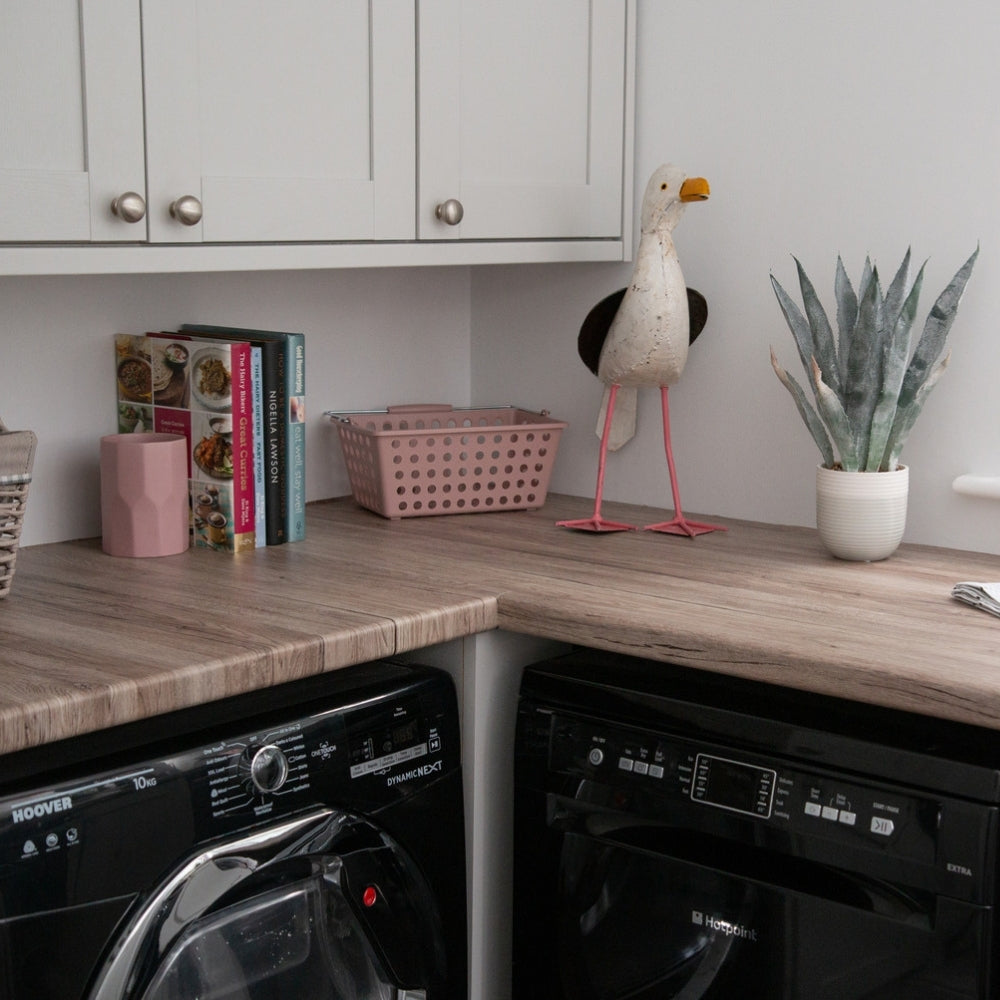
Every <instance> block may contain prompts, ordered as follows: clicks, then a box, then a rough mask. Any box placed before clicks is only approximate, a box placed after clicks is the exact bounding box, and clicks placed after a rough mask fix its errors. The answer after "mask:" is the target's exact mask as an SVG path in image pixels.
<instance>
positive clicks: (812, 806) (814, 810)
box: [805, 802, 822, 816]
mask: <svg viewBox="0 0 1000 1000" xmlns="http://www.w3.org/2000/svg"><path fill="white" fill-rule="evenodd" d="M821 812H822V807H821V806H820V804H819V803H818V802H807V803H806V806H805V813H806V815H807V816H818V815H819V814H820V813H821Z"/></svg>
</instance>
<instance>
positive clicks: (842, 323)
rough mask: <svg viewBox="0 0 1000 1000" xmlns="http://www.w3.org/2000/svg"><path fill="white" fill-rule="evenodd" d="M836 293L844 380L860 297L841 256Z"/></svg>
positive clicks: (839, 354)
mask: <svg viewBox="0 0 1000 1000" xmlns="http://www.w3.org/2000/svg"><path fill="white" fill-rule="evenodd" d="M834 294H835V296H836V298H837V367H838V370H839V371H840V380H841V382H843V381H844V380H845V379H846V378H847V357H848V354H849V353H850V349H851V337H852V336H853V335H854V324H855V323H857V321H858V297H857V295H856V294H855V293H854V286H853V285H852V284H851V279H850V278H849V277H848V276H847V269H846V268H845V267H844V262H843V260H842V259H841V258H840V257H839V256H838V257H837V277H836V280H835V281H834Z"/></svg>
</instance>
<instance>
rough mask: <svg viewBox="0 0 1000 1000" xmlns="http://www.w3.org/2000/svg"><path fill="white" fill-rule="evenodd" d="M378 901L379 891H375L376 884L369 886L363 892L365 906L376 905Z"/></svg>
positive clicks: (362, 899) (362, 897)
mask: <svg viewBox="0 0 1000 1000" xmlns="http://www.w3.org/2000/svg"><path fill="white" fill-rule="evenodd" d="M377 901H378V893H377V892H376V891H375V886H373V885H370V886H368V888H367V889H365V891H364V892H363V893H362V894H361V902H362V903H364V904H365V906H374V905H375V903H376V902H377Z"/></svg>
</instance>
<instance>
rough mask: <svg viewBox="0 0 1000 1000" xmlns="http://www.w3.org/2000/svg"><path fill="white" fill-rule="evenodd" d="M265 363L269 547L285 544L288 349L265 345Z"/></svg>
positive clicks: (276, 344) (271, 343) (266, 484)
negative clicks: (286, 354) (286, 351)
mask: <svg viewBox="0 0 1000 1000" xmlns="http://www.w3.org/2000/svg"><path fill="white" fill-rule="evenodd" d="M262 350H263V360H264V435H265V458H264V461H265V468H264V491H265V493H266V502H265V511H266V513H265V516H266V533H267V544H268V545H281V544H282V543H283V542H284V541H285V519H286V514H285V507H286V504H285V498H284V492H285V487H284V485H283V484H284V481H285V467H286V465H287V458H286V447H287V446H286V444H285V395H286V391H285V345H284V344H283V343H281V342H280V341H264V342H263V343H262Z"/></svg>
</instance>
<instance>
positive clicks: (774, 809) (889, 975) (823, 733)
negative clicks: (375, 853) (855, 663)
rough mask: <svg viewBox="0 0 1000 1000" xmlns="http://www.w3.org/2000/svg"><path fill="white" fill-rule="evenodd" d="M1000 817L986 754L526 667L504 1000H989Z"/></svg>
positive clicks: (785, 704) (655, 682)
mask: <svg viewBox="0 0 1000 1000" xmlns="http://www.w3.org/2000/svg"><path fill="white" fill-rule="evenodd" d="M998 803H1000V733H998V732H994V731H991V730H985V729H976V728H974V727H966V726H960V725H955V724H949V723H944V722H941V721H939V720H933V719H929V718H926V717H923V716H916V715H912V714H907V713H902V712H893V711H889V710H882V709H877V708H874V707H871V706H863V705H859V704H856V703H847V702H842V701H839V700H836V699H831V698H824V697H819V696H815V695H808V694H805V693H802V692H798V693H793V692H790V691H789V690H787V689H784V688H779V687H772V686H769V685H765V684H761V683H754V682H748V681H741V680H738V679H736V678H732V677H725V676H722V675H720V674H713V673H711V672H707V671H700V670H699V671H692V670H685V669H683V668H680V667H674V666H670V665H667V664H662V663H652V662H649V661H644V660H639V659H635V658H628V657H621V656H616V655H612V654H607V653H599V652H595V651H591V650H577V651H575V652H572V653H569V654H567V655H566V656H564V657H560V658H558V659H556V660H550V661H547V662H545V663H542V664H536V665H535V666H533V667H529V668H527V669H526V671H525V674H524V678H523V681H522V686H521V701H520V707H519V713H518V724H517V737H516V758H515V819H514V823H515V833H514V836H515V853H514V869H515V877H514V882H515V885H514V928H513V936H514V967H513V980H514V998H515V1000H534V998H539V1000H541V998H545V1000H557V998H567V1000H568V998H573V1000H625V998H629V1000H667V998H678V1000H697V998H706V1000H709V998H711V1000H736V998H739V1000H743V998H746V997H762V998H768V1000H862V998H872V1000H874V998H878V1000H944V998H948V1000H957V998H977V1000H988V998H993V997H996V996H998V995H1000V975H998V972H997V965H998V954H1000V952H998V947H1000V946H998V926H997V920H996V915H995V905H996V899H997V890H998V884H997V877H998V872H997V857H996V853H997V823H998Z"/></svg>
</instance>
